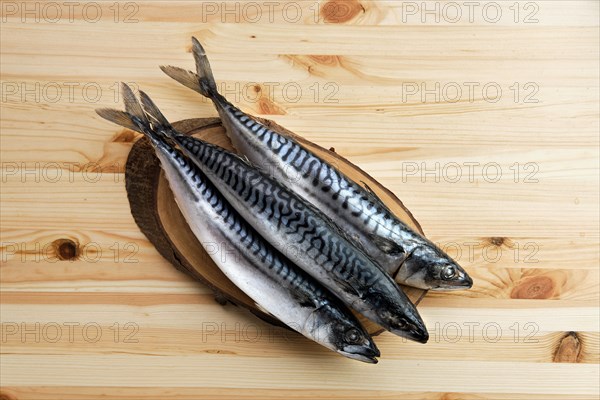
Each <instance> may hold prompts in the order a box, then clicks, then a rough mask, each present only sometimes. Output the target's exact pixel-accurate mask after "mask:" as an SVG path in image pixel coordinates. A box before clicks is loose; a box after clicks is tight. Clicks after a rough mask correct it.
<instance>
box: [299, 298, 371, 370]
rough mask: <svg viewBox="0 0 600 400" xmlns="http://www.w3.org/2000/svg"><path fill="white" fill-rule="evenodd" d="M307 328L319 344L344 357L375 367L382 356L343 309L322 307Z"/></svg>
mask: <svg viewBox="0 0 600 400" xmlns="http://www.w3.org/2000/svg"><path fill="white" fill-rule="evenodd" d="M342 310H345V312H343V311H342ZM310 325H311V327H310V328H309V329H310V330H311V333H312V334H311V336H312V337H313V338H315V340H316V341H317V342H318V343H320V344H321V345H323V346H325V347H327V348H329V349H331V350H333V351H335V352H337V353H340V354H341V355H343V356H345V357H348V358H351V359H354V360H358V361H362V362H366V363H370V364H376V363H377V358H376V357H379V356H380V355H381V353H380V352H379V349H378V348H377V346H376V345H375V342H374V341H373V339H372V338H371V335H369V333H368V332H367V331H366V330H365V329H364V328H363V326H362V325H361V324H360V322H358V320H357V319H356V318H355V317H354V316H353V315H352V313H351V312H350V311H349V310H347V309H345V307H343V306H341V307H340V306H339V305H338V306H336V307H332V306H330V305H329V304H324V305H322V306H321V307H319V308H318V309H317V310H315V311H314V312H313V318H312V321H311V323H310Z"/></svg>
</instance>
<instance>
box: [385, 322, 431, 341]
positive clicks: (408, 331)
mask: <svg viewBox="0 0 600 400" xmlns="http://www.w3.org/2000/svg"><path fill="white" fill-rule="evenodd" d="M391 332H392V333H393V334H395V335H398V336H400V337H403V338H406V339H410V340H412V341H415V342H418V343H423V344H425V343H427V341H428V340H429V332H427V328H425V326H423V327H419V326H417V325H413V324H411V326H410V327H408V328H405V329H394V330H392V331H391Z"/></svg>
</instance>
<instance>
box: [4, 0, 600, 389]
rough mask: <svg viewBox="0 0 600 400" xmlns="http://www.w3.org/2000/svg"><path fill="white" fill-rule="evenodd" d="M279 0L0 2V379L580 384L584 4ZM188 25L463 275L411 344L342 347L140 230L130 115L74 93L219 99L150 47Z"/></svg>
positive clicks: (595, 80) (589, 315)
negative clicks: (363, 349) (370, 350)
mask: <svg viewBox="0 0 600 400" xmlns="http://www.w3.org/2000/svg"><path fill="white" fill-rule="evenodd" d="M275 3H276V4H273V5H272V6H271V5H269V6H267V5H266V4H264V2H260V1H259V2H253V1H239V2H229V5H227V6H225V5H224V2H215V1H202V2H190V1H176V2H165V1H152V2H148V1H142V2H133V3H131V2H129V3H125V2H124V3H115V4H113V3H112V2H98V3H93V4H90V5H88V6H87V7H88V12H87V14H84V12H83V7H84V6H85V5H84V4H83V3H82V4H77V5H74V6H73V7H74V9H73V11H74V12H73V13H72V15H70V14H69V12H68V9H67V5H66V3H61V2H52V1H46V0H44V1H29V0H27V1H23V2H20V1H19V2H7V1H5V2H2V4H1V5H0V18H1V19H2V21H1V22H2V23H1V24H0V32H1V34H0V47H1V49H2V50H1V53H2V57H1V58H0V71H1V73H0V84H1V86H2V90H1V93H0V96H1V97H2V98H1V99H0V102H1V105H2V107H1V109H2V118H0V130H1V132H2V134H1V135H0V172H1V189H0V192H1V199H0V202H1V213H0V226H1V231H0V235H1V238H0V311H1V313H0V328H1V332H0V333H1V335H0V336H2V340H1V345H2V346H1V348H0V354H1V357H2V361H1V362H2V368H1V369H0V379H1V384H2V389H0V397H2V398H3V399H4V398H7V399H11V400H12V399H55V398H61V399H73V400H74V399H77V400H80V399H94V398H100V397H102V398H106V399H125V398H127V399H129V398H140V399H155V398H161V399H163V398H173V399H179V398H181V399H199V398H214V397H226V398H230V397H231V398H232V397H235V398H281V397H284V396H285V397H289V398H318V397H329V398H371V397H384V398H407V399H444V400H449V399H523V398H532V399H563V398H572V399H591V398H594V399H595V398H597V397H598V394H599V393H600V387H599V386H600V381H599V380H598V376H599V372H600V370H599V365H600V333H599V332H600V321H599V320H600V316H599V314H598V299H599V297H600V285H599V282H600V272H599V271H598V260H599V259H600V248H599V246H598V243H599V241H600V233H599V232H600V231H599V227H600V212H599V211H598V204H599V202H600V193H599V191H598V186H599V184H598V181H599V179H600V174H599V171H600V168H599V166H600V163H599V159H600V157H599V154H598V150H597V149H598V146H599V145H600V141H599V137H598V131H599V129H600V123H599V121H600V118H599V113H598V105H599V103H600V95H599V93H600V92H599V91H598V88H599V87H600V84H599V76H598V70H600V50H599V49H600V38H599V37H598V34H597V33H598V20H599V19H598V16H599V13H600V6H599V4H598V3H597V2H591V1H584V0H578V1H572V2H564V1H535V2H530V1H518V2H512V1H511V2H495V3H494V4H491V3H492V2H481V3H480V4H477V5H475V8H474V9H473V11H474V14H473V18H472V20H470V19H469V8H468V7H470V6H468V5H466V4H465V2H450V1H432V2H427V4H425V3H423V2H419V1H415V2H411V1H404V2H391V1H384V0H378V1H366V0H361V1H360V2H359V1H356V0H345V1H344V2H339V1H335V0H330V1H324V0H323V1H313V0H300V1H298V0H294V1H288V0H286V1H280V2H275ZM253 4H258V7H257V6H256V5H253ZM15 7H17V8H16V9H15ZM25 7H28V9H30V10H31V9H34V11H33V14H32V13H31V12H30V13H29V14H27V13H23V10H24V9H25ZM36 7H37V8H36ZM56 7H58V9H60V11H61V18H59V19H58V20H51V19H52V18H53V17H52V16H53V15H54V14H53V12H55V11H56V10H57V8H56ZM226 7H229V9H227V8H226ZM269 7H271V8H269ZM457 7H458V8H457ZM484 7H485V8H486V11H484V10H483V9H484ZM35 10H38V11H35ZM44 10H45V11H44ZM96 10H99V11H100V15H99V18H98V20H97V21H92V19H93V18H91V17H93V11H96ZM231 10H233V11H231ZM296 10H299V13H300V15H299V18H298V20H294V18H290V17H294V15H293V14H294V12H293V11H296ZM427 10H433V13H428V11H427ZM456 10H458V11H460V12H461V18H459V19H458V20H457V21H453V20H452V16H453V14H452V13H453V12H454V11H456ZM497 10H500V18H499V19H498V21H495V22H491V19H493V18H490V17H494V12H495V11H497ZM517 10H518V15H517V14H516V12H517ZM116 11H118V13H117V14H115V12H116ZM36 13H37V15H36ZM70 16H72V18H70ZM36 17H39V20H36ZM257 18H258V20H257ZM191 35H196V36H198V37H199V38H200V39H201V40H202V42H203V43H204V44H205V45H206V49H207V53H208V54H209V56H210V59H211V62H212V64H213V70H214V71H215V74H216V77H217V81H218V83H219V85H221V87H222V89H223V91H224V92H225V94H226V96H227V97H228V98H229V99H230V100H232V101H233V102H234V103H236V104H237V105H239V106H240V107H242V108H243V109H244V110H247V111H249V112H251V113H253V114H257V115H261V116H266V117H268V118H271V119H274V120H275V121H276V122H278V123H280V124H281V125H283V126H286V127H287V128H289V129H291V130H293V131H295V132H297V133H299V134H302V135H303V136H305V137H306V138H308V139H309V140H312V141H315V142H317V143H319V144H320V145H322V146H325V147H334V148H335V149H336V151H337V152H338V153H340V154H342V155H344V156H346V157H348V158H350V159H351V160H352V161H353V162H356V163H357V164H358V165H360V166H361V167H362V168H363V169H365V170H366V171H368V172H369V173H370V174H371V175H373V176H375V177H376V178H377V179H378V180H380V181H381V182H382V183H383V184H384V185H386V186H387V187H389V188H390V189H391V190H392V191H393V192H395V193H396V194H397V195H398V196H399V197H400V198H401V199H402V200H403V201H404V202H405V204H406V205H407V206H408V207H409V208H410V209H411V211H412V212H413V213H414V214H415V216H416V217H417V219H418V220H419V221H420V222H421V224H422V225H423V227H424V230H425V232H426V233H427V234H428V236H429V237H430V238H431V239H432V240H434V241H435V242H437V243H439V244H440V245H441V246H442V247H444V248H445V249H446V250H447V251H448V252H449V253H450V254H452V255H453V256H454V257H456V258H457V259H458V260H459V261H460V263H461V264H462V265H464V266H465V268H466V269H467V270H468V271H469V273H470V274H471V275H472V276H473V277H474V280H475V286H474V288H473V289H472V290H471V291H459V292H449V293H430V294H428V296H427V297H426V298H425V299H424V300H423V302H422V303H421V305H420V310H421V312H422V314H423V317H424V319H425V320H426V322H427V324H428V327H429V330H430V334H431V340H430V342H429V343H428V344H427V345H425V346H423V345H419V344H416V343H410V342H407V341H405V340H402V339H400V338H397V337H394V336H393V335H390V334H382V335H381V336H378V337H377V338H376V341H377V343H378V346H379V347H380V348H381V350H382V353H383V357H382V358H381V362H380V364H379V365H377V366H374V367H373V366H367V365H362V364H359V363H355V362H352V361H349V360H346V359H343V358H341V357H339V356H337V355H335V354H333V353H330V352H327V351H323V349H321V348H320V347H319V346H318V345H315V344H312V343H310V342H308V341H307V340H306V339H304V338H302V337H299V336H298V335H295V334H290V333H288V332H287V331H283V330H280V329H275V328H271V327H269V326H267V325H266V324H265V323H263V322H261V321H259V320H257V319H256V318H255V317H253V316H252V315H250V314H248V313H247V312H244V311H243V310H240V309H238V308H235V307H231V306H226V307H222V306H220V305H218V304H216V303H215V301H214V299H213V298H212V295H211V293H210V292H209V291H208V290H207V289H206V288H205V287H204V286H202V285H200V284H198V283H196V282H194V281H192V280H191V279H189V278H188V277H187V276H185V275H184V274H182V273H179V272H177V271H176V270H175V269H174V268H172V267H171V266H170V265H168V263H166V262H165V261H164V260H163V259H162V258H161V257H160V256H159V255H158V254H157V253H156V251H155V250H154V249H153V248H152V246H151V245H150V244H149V243H148V242H147V240H146V239H145V238H144V237H143V235H142V234H141V233H140V232H139V230H138V229H137V227H136V225H135V223H134V221H133V219H132V218H131V216H130V213H129V208H128V204H127V199H126V196H125V191H124V179H123V174H122V172H123V167H124V163H125V160H126V157H127V154H128V152H129V149H130V147H131V143H132V141H134V140H135V138H136V136H135V135H133V134H131V133H130V132H127V131H124V130H122V129H119V128H116V127H114V126H111V125H110V124H108V123H106V122H104V121H101V120H100V118H99V117H97V116H96V115H95V113H94V109H95V108H97V107H119V108H120V107H121V105H120V100H119V96H118V93H117V87H118V85H117V83H118V82H120V81H129V82H132V83H133V84H134V86H137V87H141V88H143V89H145V90H146V91H148V92H149V93H150V94H151V95H152V96H153V98H155V99H156V101H157V103H158V104H159V106H160V107H161V108H162V109H163V110H164V112H165V114H166V115H167V116H168V117H169V118H170V119H173V120H179V119H184V118H191V117H198V116H215V115H216V111H215V109H214V107H213V106H212V104H210V102H208V101H207V100H205V99H202V98H201V96H199V95H197V94H195V93H193V92H192V91H190V90H188V89H186V88H183V87H181V86H179V85H177V84H175V83H174V82H172V81H171V80H170V79H169V78H168V77H166V76H164V75H163V74H162V72H160V70H159V69H158V68H157V67H158V65H160V64H173V65H178V66H182V67H188V68H193V61H192V58H191V57H190V54H189V49H190V36H191ZM73 38H77V40H73ZM470 84H475V85H476V87H475V89H473V92H472V93H471V92H470V91H469V85H470ZM286 85H287V86H286ZM70 87H71V88H73V89H72V90H73V91H72V92H70V89H69V88H70ZM484 87H489V88H491V89H496V88H500V89H501V91H502V94H501V96H498V98H495V97H494V96H493V95H490V93H489V92H484V91H483V88H484ZM456 88H459V89H460V90H461V92H460V96H459V97H458V98H457V99H456V100H454V99H453V97H452V95H453V93H454V92H453V90H456ZM296 92H297V93H296ZM294 94H295V97H294ZM298 94H299V95H298ZM470 166H472V168H473V169H472V170H471V169H470ZM497 171H499V172H500V173H499V176H496V174H495V172H497ZM517 172H518V174H516V173H517ZM457 173H460V176H459V177H458V178H457V175H456V174H457ZM70 241H72V243H73V244H74V245H73V246H71V242H70ZM65 243H67V244H65ZM61 245H62V247H61ZM61 258H62V259H61ZM71 258H73V259H71ZM130 261H133V262H130ZM70 323H74V324H79V325H73V329H74V331H73V333H74V337H73V340H70V338H69V335H68V333H69V331H68V329H69V328H68V325H64V324H70ZM115 323H116V324H117V325H115ZM127 323H131V324H129V325H126V324H127ZM22 324H23V325H22ZM36 324H38V325H36ZM56 324H58V326H59V327H61V335H60V337H59V338H58V340H53V336H52V334H53V329H56ZM86 324H91V325H89V326H90V327H89V328H88V331H86V332H85V333H84V332H83V329H84V327H85V325H86ZM96 324H97V325H96ZM96 328H99V329H100V332H101V336H100V337H99V338H98V340H97V341H94V340H89V339H92V336H93V333H94V329H96ZM471 328H472V330H471ZM257 329H258V331H259V332H260V333H261V335H260V336H259V337H258V338H256V339H254V338H253V336H252V332H256V330H257ZM115 331H116V333H118V336H117V339H116V340H115ZM36 332H37V333H36ZM132 332H135V334H134V335H133V336H132V337H131V336H127V335H128V334H131V333H132ZM496 332H498V334H499V338H498V339H497V340H496V338H495V333H496ZM22 334H24V335H25V336H22ZM36 334H37V335H38V336H39V337H40V340H39V341H36V340H35V339H36ZM457 334H459V337H457ZM517 335H518V336H517ZM126 338H129V339H132V338H133V339H137V341H126V340H125V339H126ZM249 365H251V366H252V368H251V369H250V370H249V369H248V366H249ZM232 376H233V377H234V378H233V379H232Z"/></svg>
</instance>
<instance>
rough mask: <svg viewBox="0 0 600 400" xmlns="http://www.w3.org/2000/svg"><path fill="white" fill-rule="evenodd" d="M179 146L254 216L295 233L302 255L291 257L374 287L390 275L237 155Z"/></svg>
mask: <svg viewBox="0 0 600 400" xmlns="http://www.w3.org/2000/svg"><path fill="white" fill-rule="evenodd" d="M177 140H178V142H179V144H180V145H181V146H182V147H184V148H185V149H187V150H189V151H190V152H191V153H192V154H194V155H195V156H196V157H197V159H198V161H199V162H200V163H201V164H203V165H204V166H205V167H207V168H208V169H210V170H211V171H212V173H213V174H214V175H215V176H216V177H217V178H218V179H219V180H221V181H222V182H223V183H224V184H225V185H227V186H228V187H229V188H230V189H231V190H232V191H233V192H234V193H235V194H236V196H237V198H239V199H240V201H241V202H242V203H243V204H244V205H245V206H246V207H247V209H248V210H250V211H249V212H251V213H252V215H255V216H260V217H261V220H263V221H268V223H269V224H270V225H271V226H272V227H274V228H275V229H277V231H278V232H279V233H282V234H285V235H287V236H288V237H290V236H292V237H293V240H294V242H295V243H296V245H297V246H298V250H299V252H298V253H295V252H294V251H293V250H294V249H289V250H290V252H289V254H286V256H288V257H294V258H292V260H297V259H298V258H297V257H302V259H304V257H308V259H309V260H310V262H309V264H311V265H316V266H319V268H324V269H325V270H326V271H329V272H332V273H333V274H334V275H335V276H337V277H339V278H341V279H342V280H344V281H346V282H351V283H356V284H357V285H359V286H369V287H370V286H372V285H373V284H374V283H375V282H376V281H378V280H379V279H381V277H382V276H385V274H384V273H383V271H381V270H380V269H379V268H378V267H376V266H375V264H373V263H372V262H371V261H370V260H368V258H367V257H366V256H365V255H364V254H363V253H362V252H360V251H359V250H357V249H356V248H355V247H354V246H352V245H351V244H350V243H349V242H348V241H347V240H346V239H344V238H343V237H342V236H341V235H340V234H339V233H338V232H337V231H336V229H334V228H333V227H332V226H331V225H330V224H329V223H328V222H327V219H326V217H324V216H322V215H321V214H320V213H319V211H318V210H316V209H314V208H313V207H312V206H310V205H309V204H307V203H305V202H304V201H303V200H301V199H299V198H298V197H297V196H296V195H295V194H293V193H290V192H288V191H287V190H286V189H285V188H283V187H282V186H281V185H279V184H278V183H276V182H275V181H273V180H271V179H269V178H268V177H266V176H264V175H263V174H262V173H260V171H258V170H256V169H255V168H253V167H252V166H249V165H248V164H246V163H245V162H244V161H243V160H242V159H240V158H239V157H238V156H236V155H235V154H232V153H230V152H228V151H225V150H223V149H221V148H219V147H217V146H214V145H211V144H209V143H205V142H202V141H200V140H197V139H194V138H189V137H186V136H180V137H177Z"/></svg>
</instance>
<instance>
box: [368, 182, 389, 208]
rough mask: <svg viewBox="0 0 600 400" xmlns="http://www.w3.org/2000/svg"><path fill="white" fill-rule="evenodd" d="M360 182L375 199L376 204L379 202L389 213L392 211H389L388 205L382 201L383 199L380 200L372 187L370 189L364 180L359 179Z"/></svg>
mask: <svg viewBox="0 0 600 400" xmlns="http://www.w3.org/2000/svg"><path fill="white" fill-rule="evenodd" d="M360 183H362V184H363V186H364V187H365V189H366V190H367V192H369V194H370V195H371V198H372V199H373V200H375V201H376V202H377V204H379V205H380V206H381V207H383V208H384V209H385V210H386V211H387V212H389V213H390V214H391V213H392V212H391V211H390V209H389V208H388V206H387V205H386V204H385V203H384V202H383V200H381V199H380V198H379V196H377V193H375V191H374V190H373V189H371V187H370V186H369V185H367V182H365V181H360Z"/></svg>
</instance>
